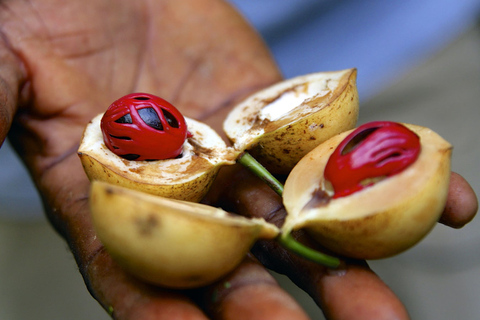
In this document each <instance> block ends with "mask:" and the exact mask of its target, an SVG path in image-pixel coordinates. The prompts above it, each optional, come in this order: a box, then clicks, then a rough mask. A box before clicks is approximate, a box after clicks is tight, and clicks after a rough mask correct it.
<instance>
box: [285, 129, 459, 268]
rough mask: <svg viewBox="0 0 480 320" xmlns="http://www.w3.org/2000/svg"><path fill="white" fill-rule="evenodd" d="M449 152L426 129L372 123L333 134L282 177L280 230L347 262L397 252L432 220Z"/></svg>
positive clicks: (441, 198) (442, 198) (439, 207)
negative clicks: (301, 233) (298, 233)
mask: <svg viewBox="0 0 480 320" xmlns="http://www.w3.org/2000/svg"><path fill="white" fill-rule="evenodd" d="M451 149H452V147H451V145H450V144H449V143H448V142H447V141H445V140H444V139H442V138H441V137H440V136H439V135H438V134H436V133H435V132H433V131H432V130H430V129H428V128H424V127H420V126H415V125H408V124H406V125H404V126H403V125H400V124H396V123H391V122H373V123H368V124H365V125H363V126H360V127H359V128H357V129H356V130H354V131H349V132H345V133H342V134H339V135H337V136H335V137H333V138H331V139H330V140H328V141H327V142H325V143H324V144H322V145H320V146H318V147H317V148H315V149H314V150H312V151H311V152H310V153H308V154H307V155H306V156H305V157H304V158H303V159H302V160H301V161H300V162H299V163H298V164H297V165H296V166H295V168H294V169H293V170H292V172H291V173H290V175H289V176H288V178H287V181H286V182H285V190H284V193H283V202H284V205H285V208H286V210H287V212H288V215H287V218H286V221H285V224H284V226H283V228H282V232H283V234H284V235H288V234H289V233H290V232H291V231H292V230H296V229H305V230H307V232H308V233H309V234H310V235H311V236H312V237H313V238H314V239H315V240H317V241H318V242H319V243H320V244H321V245H322V246H324V247H326V248H327V249H330V250H331V251H333V252H335V253H337V254H341V255H344V256H348V257H353V258H359V259H379V258H386V257H389V256H392V255H395V254H398V253H400V252H402V251H404V250H406V249H408V248H410V247H412V246H413V245H415V244H416V243H417V242H419V241H420V240H421V239H422V238H423V237H424V236H425V235H426V234H427V233H428V232H429V231H430V230H431V229H432V228H433V226H434V225H435V224H436V223H437V221H438V219H439V217H440V215H441V213H442V211H443V208H444V206H445V203H446V199H447V193H448V184H449V177H450V154H451ZM312 168H315V169H314V170H312Z"/></svg>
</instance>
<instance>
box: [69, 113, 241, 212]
mask: <svg viewBox="0 0 480 320" xmlns="http://www.w3.org/2000/svg"><path fill="white" fill-rule="evenodd" d="M101 117H102V115H101V114H100V115H98V116H97V117H95V118H94V119H93V120H92V121H91V122H90V123H89V124H88V126H87V127H86V129H85V132H84V135H83V138H82V142H81V144H80V147H79V149H78V154H79V157H80V159H81V162H82V165H83V167H84V169H85V172H86V173H87V176H88V177H89V179H90V180H101V181H105V182H109V183H112V184H118V185H121V186H124V187H127V188H131V189H135V190H141V191H144V192H147V193H151V194H155V195H160V196H164V197H167V198H174V199H180V200H188V201H194V202H198V201H200V200H201V199H202V198H203V197H204V195H205V194H206V192H207V191H208V189H209V188H210V186H211V184H212V182H213V180H214V178H215V176H216V175H217V173H218V170H219V169H220V167H221V166H222V165H230V164H233V163H235V158H236V154H235V152H233V149H232V148H228V147H227V146H226V145H225V143H224V141H223V140H222V139H221V138H220V136H218V134H217V133H216V132H215V131H214V130H213V129H211V128H210V127H208V126H207V125H205V124H202V123H200V122H198V121H195V120H193V119H189V118H186V121H187V125H188V129H189V131H190V132H191V133H192V134H193V137H192V138H189V139H187V141H186V142H185V144H184V150H183V154H182V157H180V158H178V159H167V160H157V161H129V160H125V159H122V158H121V157H119V156H117V155H115V154H114V153H113V152H111V151H110V150H109V149H108V148H107V146H106V145H105V143H104V142H103V136H102V132H101V129H100V120H101Z"/></svg>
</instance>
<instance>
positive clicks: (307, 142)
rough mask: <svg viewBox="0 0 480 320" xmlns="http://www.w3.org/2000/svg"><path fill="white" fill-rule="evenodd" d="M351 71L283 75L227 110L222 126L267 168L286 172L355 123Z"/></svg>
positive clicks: (353, 75) (353, 72) (239, 146)
mask: <svg viewBox="0 0 480 320" xmlns="http://www.w3.org/2000/svg"><path fill="white" fill-rule="evenodd" d="M356 75H357V71H356V69H347V70H341V71H333V72H319V73H313V74H308V75H303V76H299V77H295V78H292V79H287V80H285V81H282V82H279V83H277V84H275V85H273V86H270V87H268V88H266V89H264V90H261V91H259V92H256V93H255V94H253V95H251V96H250V97H248V98H247V99H245V100H244V101H242V102H241V103H239V104H238V105H237V106H235V107H234V109H233V110H232V111H231V112H230V113H229V115H228V116H227V118H226V119H225V121H224V123H223V129H224V131H225V133H226V134H227V136H228V137H229V139H230V140H231V141H232V142H233V143H234V148H235V149H236V150H238V151H244V150H248V152H249V153H250V154H251V155H252V156H253V157H254V158H255V159H257V160H258V161H259V162H260V163H261V164H262V165H263V166H264V167H265V168H266V169H267V170H268V171H269V172H272V173H278V174H288V173H289V172H290V171H291V170H292V168H293V167H294V166H295V164H296V163H297V162H298V161H299V160H300V159H301V158H302V157H303V156H304V155H305V154H307V153H308V152H309V151H310V150H312V149H313V148H315V147H316V146H318V145H319V144H321V143H322V142H324V141H326V140H327V139H328V138H330V137H332V136H334V135H336V134H338V133H340V132H343V131H346V130H349V129H353V128H354V127H355V124H356V122H357V118H358V109H359V108H358V105H359V102H358V92H357V86H356Z"/></svg>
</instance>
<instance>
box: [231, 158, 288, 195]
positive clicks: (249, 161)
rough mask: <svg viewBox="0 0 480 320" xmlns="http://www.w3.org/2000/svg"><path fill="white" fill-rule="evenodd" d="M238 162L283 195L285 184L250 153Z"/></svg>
mask: <svg viewBox="0 0 480 320" xmlns="http://www.w3.org/2000/svg"><path fill="white" fill-rule="evenodd" d="M237 162H238V163H240V164H242V165H243V166H245V167H246V168H248V169H249V170H250V171H251V172H252V173H253V174H255V175H256V176H257V177H259V178H260V179H262V180H263V181H264V182H265V183H266V184H267V185H268V186H269V187H270V188H272V190H273V191H275V192H276V193H277V194H278V195H279V196H282V194H283V184H282V183H281V182H280V181H278V180H277V179H276V178H275V177H274V176H273V175H272V174H271V173H270V172H269V171H268V170H267V169H266V168H265V167H264V166H262V165H261V164H260V163H259V162H258V161H257V160H256V159H255V158H254V157H252V155H251V154H250V153H248V152H246V151H245V152H243V153H242V154H241V155H240V157H238V159H237Z"/></svg>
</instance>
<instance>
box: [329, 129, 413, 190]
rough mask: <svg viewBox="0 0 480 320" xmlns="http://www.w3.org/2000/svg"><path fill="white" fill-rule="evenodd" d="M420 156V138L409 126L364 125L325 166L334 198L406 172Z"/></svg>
mask: <svg viewBox="0 0 480 320" xmlns="http://www.w3.org/2000/svg"><path fill="white" fill-rule="evenodd" d="M419 153H420V139H419V137H418V136H417V135H416V134H415V133H414V132H412V131H411V130H409V129H408V128H407V127H405V126H403V125H401V124H399V123H396V122H389V121H374V122H370V123H367V124H364V125H362V126H360V127H358V128H357V129H356V130H354V131H353V132H352V133H350V134H349V135H348V136H347V137H346V138H345V139H344V140H343V141H342V143H340V144H339V145H338V147H337V148H336V149H335V151H334V152H333V154H332V155H331V156H330V158H329V160H328V162H327V165H326V167H325V179H326V180H327V181H329V182H330V183H331V185H332V187H333V190H334V195H333V198H339V197H344V196H348V195H350V194H352V193H354V192H357V191H360V190H362V189H364V188H366V187H368V186H370V185H372V184H374V183H375V182H376V181H378V180H381V179H383V178H386V177H390V176H393V175H395V174H397V173H400V172H402V171H403V170H404V169H406V168H407V167H408V166H410V165H411V164H412V163H414V162H415V161H416V159H417V157H418V155H419Z"/></svg>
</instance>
